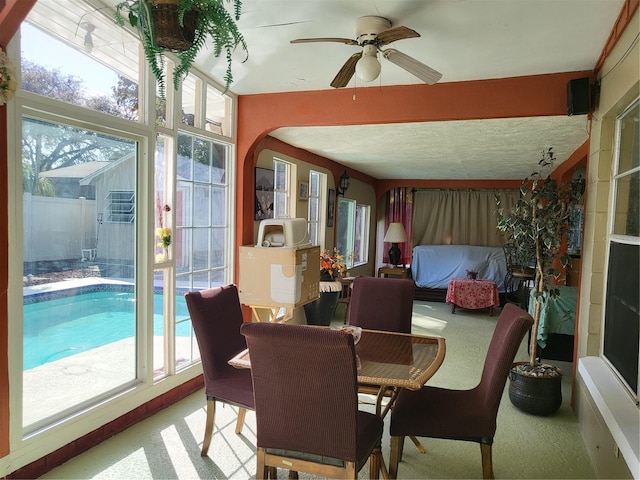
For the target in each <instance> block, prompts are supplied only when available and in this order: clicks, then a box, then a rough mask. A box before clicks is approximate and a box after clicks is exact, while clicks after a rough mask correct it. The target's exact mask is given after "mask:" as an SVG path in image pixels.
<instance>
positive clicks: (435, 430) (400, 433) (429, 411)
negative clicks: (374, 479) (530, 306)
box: [389, 303, 533, 478]
mask: <svg viewBox="0 0 640 480" xmlns="http://www.w3.org/2000/svg"><path fill="white" fill-rule="evenodd" d="M532 325H533V319H532V318H531V316H530V315H529V314H528V313H527V312H525V311H524V310H522V309H521V308H520V307H518V306H516V305H514V304H511V303H508V304H506V305H505V306H504V308H503V309H502V313H501V314H500V317H499V318H498V322H497V324H496V328H495V330H494V332H493V337H492V338H491V343H490V344H489V349H488V351H487V355H486V358H485V362H484V368H483V370H482V376H481V378H480V382H479V383H478V385H477V386H476V387H474V388H472V389H470V390H452V389H448V388H441V387H430V386H425V387H423V388H421V389H420V390H417V391H408V390H403V391H401V392H400V394H399V395H398V399H397V400H396V403H395V405H394V407H393V410H392V412H391V425H390V434H391V455H390V460H389V475H390V476H391V477H392V478H397V474H398V462H399V461H400V460H402V448H403V445H404V437H405V436H415V437H431V438H446V439H452V440H464V441H470V442H477V443H479V444H480V452H481V455H482V477H483V478H493V460H492V452H491V448H492V444H493V437H494V435H495V433H496V417H497V415H498V407H499V406H500V400H501V399H502V393H503V391H504V386H505V383H506V381H507V376H508V375H509V370H510V369H511V365H512V363H513V360H514V358H515V355H516V352H517V351H518V348H519V347H520V343H521V342H522V339H523V338H524V336H525V334H526V333H527V331H528V330H529V329H530V328H531V326H532Z"/></svg>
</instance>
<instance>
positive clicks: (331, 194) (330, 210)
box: [327, 188, 336, 227]
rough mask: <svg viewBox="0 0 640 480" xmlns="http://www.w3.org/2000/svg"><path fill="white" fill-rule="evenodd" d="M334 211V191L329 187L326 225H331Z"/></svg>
mask: <svg viewBox="0 0 640 480" xmlns="http://www.w3.org/2000/svg"><path fill="white" fill-rule="evenodd" d="M335 212H336V191H335V190H333V189H331V188H330V189H329V192H328V195H327V227H333V216H334V214H335Z"/></svg>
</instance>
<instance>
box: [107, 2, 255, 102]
mask: <svg viewBox="0 0 640 480" xmlns="http://www.w3.org/2000/svg"><path fill="white" fill-rule="evenodd" d="M225 2H228V3H232V4H233V15H231V14H230V13H229V12H228V11H227V10H226V8H225V5H224V3H225ZM241 8H242V3H241V0H126V1H123V2H120V3H118V4H117V5H116V13H115V19H116V21H117V22H118V24H120V25H122V26H124V24H125V15H126V17H127V19H128V21H129V24H130V25H131V26H132V27H134V28H135V29H136V30H137V31H138V33H139V35H140V40H141V41H142V46H143V48H144V51H145V56H146V58H147V61H148V62H149V65H150V66H151V71H152V72H153V75H154V76H155V77H156V81H157V82H158V89H159V91H160V95H161V96H162V97H163V98H164V92H165V87H166V81H165V77H164V54H165V53H166V52H173V53H174V54H175V55H176V56H177V57H178V62H177V64H176V67H175V69H174V70H173V83H174V87H175V88H176V89H178V87H179V85H180V82H181V80H182V77H183V76H184V75H186V74H187V73H188V72H189V69H190V68H191V66H192V64H193V61H194V60H195V58H196V55H197V54H198V52H199V51H200V50H201V49H202V48H203V47H204V46H205V45H206V44H207V41H210V43H211V45H212V47H213V54H214V55H215V56H216V57H219V56H220V55H221V54H222V52H224V53H225V58H226V61H227V70H226V73H225V76H224V82H225V91H226V90H227V89H228V88H229V86H230V85H231V83H232V82H233V74H232V71H231V64H232V54H233V51H234V50H235V49H236V48H237V47H238V46H241V47H242V49H243V50H244V51H245V53H246V54H247V55H246V58H245V59H244V61H246V59H247V58H248V50H247V44H246V42H245V40H244V37H243V36H242V34H241V33H240V31H239V30H238V26H237V24H236V21H237V20H239V19H240V13H241Z"/></svg>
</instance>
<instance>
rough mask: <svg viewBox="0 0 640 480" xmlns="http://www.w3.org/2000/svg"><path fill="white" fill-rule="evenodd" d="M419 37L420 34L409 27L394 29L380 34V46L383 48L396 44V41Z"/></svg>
mask: <svg viewBox="0 0 640 480" xmlns="http://www.w3.org/2000/svg"><path fill="white" fill-rule="evenodd" d="M419 36H420V34H419V33H418V32H416V31H415V30H411V29H410V28H409V27H403V26H399V27H393V28H389V29H388V30H384V31H383V32H380V33H379V34H378V45H380V46H382V45H386V44H387V43H391V42H395V41H396V40H404V39H405V38H418V37H419Z"/></svg>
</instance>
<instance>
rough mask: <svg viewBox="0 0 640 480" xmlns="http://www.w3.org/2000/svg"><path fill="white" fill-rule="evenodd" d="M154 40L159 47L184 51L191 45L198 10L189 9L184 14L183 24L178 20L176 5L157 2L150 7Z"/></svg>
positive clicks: (194, 34)
mask: <svg viewBox="0 0 640 480" xmlns="http://www.w3.org/2000/svg"><path fill="white" fill-rule="evenodd" d="M151 14H152V15H153V25H154V32H153V33H154V40H155V42H156V45H157V46H158V47H160V48H164V49H166V50H171V51H184V50H188V49H189V48H191V46H193V41H194V39H195V36H196V33H195V32H196V25H197V23H198V12H197V11H196V10H191V11H189V12H187V13H185V15H184V19H183V25H180V22H179V21H178V5H177V2H176V3H175V4H170V3H165V2H158V4H156V5H154V6H152V7H151Z"/></svg>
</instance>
